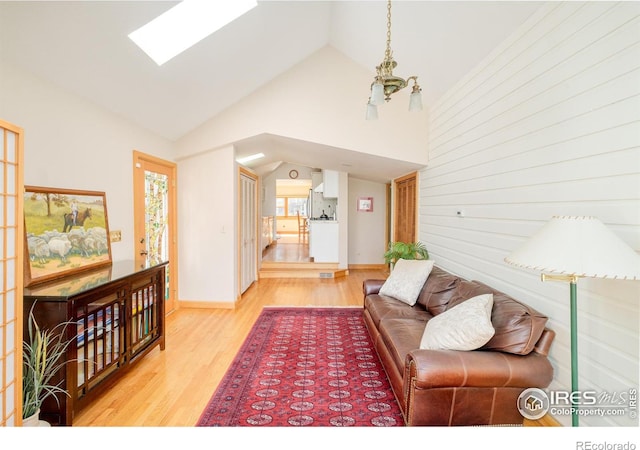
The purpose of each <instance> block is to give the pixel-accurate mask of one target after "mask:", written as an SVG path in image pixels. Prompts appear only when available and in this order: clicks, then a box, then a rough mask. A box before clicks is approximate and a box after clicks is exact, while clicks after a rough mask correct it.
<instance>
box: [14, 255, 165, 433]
mask: <svg viewBox="0 0 640 450" xmlns="http://www.w3.org/2000/svg"><path fill="white" fill-rule="evenodd" d="M166 264H167V263H161V264H157V265H149V264H147V263H140V262H139V261H136V262H134V261H121V262H114V263H113V264H112V265H110V266H109V267H107V268H102V269H99V270H93V271H91V272H85V273H82V274H76V275H73V276H69V277H64V278H60V279H58V280H55V281H52V282H49V283H46V284H42V285H38V286H33V287H30V288H25V289H24V320H25V327H24V330H25V332H24V333H25V334H24V338H25V339H26V338H27V333H28V332H27V320H28V317H29V311H30V310H31V307H32V305H34V303H35V306H34V316H35V318H36V321H37V322H38V324H39V325H40V326H41V327H43V328H51V327H54V326H56V325H57V324H60V323H64V322H72V323H73V324H72V325H71V326H67V327H66V333H67V338H68V339H70V340H71V345H70V346H69V349H68V351H67V355H66V361H67V362H66V364H65V368H64V370H61V371H60V374H59V379H58V380H57V381H60V382H61V383H62V384H61V387H62V388H63V389H65V390H66V391H67V392H68V393H69V396H65V395H58V401H59V404H58V403H57V402H56V399H54V398H49V399H47V400H46V401H45V403H44V404H43V406H42V410H41V414H40V417H41V418H42V419H43V420H47V421H48V422H49V423H51V424H52V425H72V423H73V417H74V414H75V413H76V412H78V411H79V410H81V409H82V408H83V407H84V406H86V405H87V404H88V403H90V402H91V401H92V400H93V399H95V398H96V396H98V395H99V394H100V393H101V392H102V391H104V390H105V389H106V388H108V387H111V386H113V383H114V382H115V381H116V380H117V379H118V378H120V377H121V376H122V375H123V374H124V373H126V371H127V370H129V369H130V368H131V367H132V366H133V365H134V364H135V363H136V362H137V361H138V360H139V359H140V358H142V357H143V356H144V355H145V354H147V353H148V352H150V351H151V350H152V349H153V348H155V347H156V346H160V350H164V346H165V317H164V314H165V313H164V299H165V292H164V291H165V266H166Z"/></svg>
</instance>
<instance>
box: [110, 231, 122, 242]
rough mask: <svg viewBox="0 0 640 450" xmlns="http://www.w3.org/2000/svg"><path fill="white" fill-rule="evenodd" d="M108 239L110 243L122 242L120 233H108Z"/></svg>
mask: <svg viewBox="0 0 640 450" xmlns="http://www.w3.org/2000/svg"><path fill="white" fill-rule="evenodd" d="M109 238H110V239H111V242H120V241H121V240H122V231H120V230H117V231H110V232H109Z"/></svg>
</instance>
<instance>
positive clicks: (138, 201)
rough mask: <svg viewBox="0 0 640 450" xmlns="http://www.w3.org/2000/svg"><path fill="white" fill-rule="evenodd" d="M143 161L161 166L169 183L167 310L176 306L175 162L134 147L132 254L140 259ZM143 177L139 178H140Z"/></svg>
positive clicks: (176, 225) (176, 229) (176, 222)
mask: <svg viewBox="0 0 640 450" xmlns="http://www.w3.org/2000/svg"><path fill="white" fill-rule="evenodd" d="M144 163H148V164H153V165H156V166H161V167H163V168H165V169H167V171H168V172H169V173H170V177H171V180H170V183H169V193H168V196H169V208H168V216H169V230H170V233H171V235H170V236H169V264H168V266H169V277H170V280H171V282H170V284H169V297H168V298H167V299H166V305H165V312H166V313H170V312H171V311H173V310H175V309H177V307H178V301H177V300H178V220H177V214H178V204H177V200H176V199H177V189H178V181H177V171H178V170H177V164H176V163H174V162H171V161H167V160H165V159H161V158H158V157H155V156H152V155H148V154H146V153H143V152H140V151H138V150H134V151H133V210H134V214H133V218H134V219H133V222H134V226H133V230H134V232H133V252H134V254H133V258H134V260H138V259H139V254H138V253H139V247H138V240H139V237H140V236H141V235H144V233H145V231H144V221H142V222H141V221H140V216H139V215H138V214H136V211H144V209H145V206H144V178H143V172H142V171H140V170H138V169H140V168H142V165H143V164H144ZM141 177H142V178H141Z"/></svg>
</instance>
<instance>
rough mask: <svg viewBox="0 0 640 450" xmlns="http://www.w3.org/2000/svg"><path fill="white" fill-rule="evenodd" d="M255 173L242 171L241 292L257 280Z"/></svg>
mask: <svg viewBox="0 0 640 450" xmlns="http://www.w3.org/2000/svg"><path fill="white" fill-rule="evenodd" d="M256 185H257V182H256V178H255V177H254V176H253V174H250V173H248V172H245V171H243V170H241V172H240V198H241V201H240V243H241V248H240V292H244V291H246V290H247V289H248V288H249V286H251V284H252V283H253V282H254V281H256V280H257V274H258V220H257V201H256V193H257V188H256Z"/></svg>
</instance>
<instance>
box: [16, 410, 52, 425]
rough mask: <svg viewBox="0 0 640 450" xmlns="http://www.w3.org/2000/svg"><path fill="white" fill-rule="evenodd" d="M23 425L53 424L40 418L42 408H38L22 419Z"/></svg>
mask: <svg viewBox="0 0 640 450" xmlns="http://www.w3.org/2000/svg"><path fill="white" fill-rule="evenodd" d="M22 426H23V427H50V426H51V424H49V422H47V421H45V420H40V410H39V409H38V410H37V411H36V412H35V414H33V415H31V416H29V417H26V418H24V419H22Z"/></svg>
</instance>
